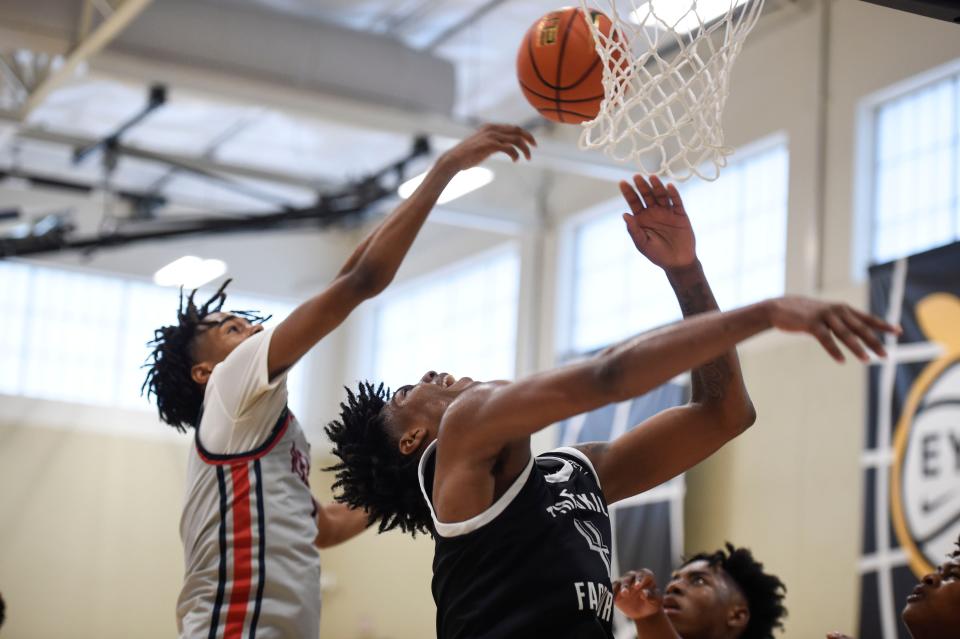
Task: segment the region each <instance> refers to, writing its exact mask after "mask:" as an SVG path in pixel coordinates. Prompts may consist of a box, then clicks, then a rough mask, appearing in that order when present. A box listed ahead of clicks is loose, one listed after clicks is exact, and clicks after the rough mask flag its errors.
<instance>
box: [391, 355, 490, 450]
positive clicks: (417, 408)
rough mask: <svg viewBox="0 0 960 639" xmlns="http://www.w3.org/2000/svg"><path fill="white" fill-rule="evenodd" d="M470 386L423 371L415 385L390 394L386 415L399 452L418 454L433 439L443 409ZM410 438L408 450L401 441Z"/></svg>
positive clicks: (464, 379)
mask: <svg viewBox="0 0 960 639" xmlns="http://www.w3.org/2000/svg"><path fill="white" fill-rule="evenodd" d="M474 383H475V382H474V381H473V380H472V379H470V378H469V377H461V378H460V379H457V378H456V377H454V376H453V375H451V374H450V373H437V372H435V371H427V372H426V373H424V375H423V377H421V378H420V381H419V382H417V383H416V384H409V385H407V386H401V387H400V388H398V389H397V390H396V391H394V393H393V397H391V398H390V403H389V404H388V405H387V414H388V417H389V420H390V421H391V422H392V423H394V424H396V425H397V426H398V430H399V431H400V433H401V434H400V444H401V452H403V453H404V454H410V452H412V451H414V450H421V449H422V448H423V447H424V446H426V445H427V444H429V443H430V442H432V441H433V440H434V439H436V438H437V432H438V431H439V429H440V419H441V418H442V417H443V413H444V412H445V411H446V410H447V407H448V406H449V405H450V404H451V403H452V402H453V400H455V399H456V398H457V397H459V396H460V393H462V392H463V391H464V390H466V389H467V388H469V387H470V386H471V385H473V384H474ZM411 434H412V436H413V437H414V438H415V440H416V441H415V442H414V443H415V446H413V447H412V448H411V447H410V446H409V445H407V446H405V445H404V440H405V438H406V437H408V436H409V435H411Z"/></svg>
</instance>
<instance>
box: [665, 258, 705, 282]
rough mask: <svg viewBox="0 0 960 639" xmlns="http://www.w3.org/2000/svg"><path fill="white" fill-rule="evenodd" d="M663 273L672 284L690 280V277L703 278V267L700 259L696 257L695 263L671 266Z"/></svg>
mask: <svg viewBox="0 0 960 639" xmlns="http://www.w3.org/2000/svg"><path fill="white" fill-rule="evenodd" d="M663 271H664V272H665V273H666V274H667V278H668V279H669V280H670V281H671V282H674V281H681V280H684V279H688V278H689V277H690V276H698V277H703V265H702V264H700V258H698V257H696V256H694V258H693V261H692V262H690V263H689V264H684V265H682V266H671V267H669V268H664V269H663Z"/></svg>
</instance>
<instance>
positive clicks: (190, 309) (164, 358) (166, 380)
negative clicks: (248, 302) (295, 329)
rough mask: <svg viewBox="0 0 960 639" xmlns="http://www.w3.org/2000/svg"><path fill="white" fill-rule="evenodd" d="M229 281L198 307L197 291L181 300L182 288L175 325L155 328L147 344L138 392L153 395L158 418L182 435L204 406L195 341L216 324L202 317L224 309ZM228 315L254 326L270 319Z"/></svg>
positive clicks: (248, 314)
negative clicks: (195, 375) (196, 372)
mask: <svg viewBox="0 0 960 639" xmlns="http://www.w3.org/2000/svg"><path fill="white" fill-rule="evenodd" d="M231 281H232V280H230V279H227V280H226V281H224V283H223V284H222V285H221V286H220V288H218V289H217V292H216V293H214V294H213V295H212V296H211V297H210V299H208V300H207V301H206V302H204V303H203V304H201V305H199V306H198V305H197V304H196V302H194V297H195V296H196V294H197V290H198V289H193V290H192V291H191V292H190V294H189V295H188V296H186V298H184V295H183V288H182V287H181V288H180V302H179V304H178V308H177V323H176V324H173V325H170V326H162V327H160V328H158V329H157V330H156V331H154V334H153V339H152V340H150V341H149V342H147V346H149V347H151V348H152V349H153V350H152V351H151V352H150V355H148V356H147V361H146V363H145V364H144V368H147V369H148V370H147V376H146V379H144V381H143V385H142V386H141V387H140V392H141V394H142V393H144V392H146V394H147V397H148V398H149V397H150V396H151V395H153V396H154V397H155V398H156V402H157V412H158V413H159V414H160V419H161V420H163V422H164V423H166V424H169V425H170V426H173V427H174V428H176V429H177V430H178V431H180V432H181V433H185V432H186V431H187V427H188V426H193V427H196V425H197V423H196V422H197V419H198V417H199V415H200V408H201V406H202V405H203V388H202V387H201V386H200V385H199V384H197V383H196V382H195V381H193V376H192V374H191V370H192V368H193V365H194V364H195V361H194V353H193V345H194V340H195V338H196V337H197V335H198V334H200V333H201V332H202V331H201V329H206V328H210V327H213V326H216V325H217V324H218V322H215V321H212V320H207V319H205V318H206V317H207V316H208V315H210V314H211V313H217V312H219V311H220V310H221V309H222V308H223V303H224V302H225V301H226V300H227V294H226V292H225V290H226V288H227V285H228V284H230V282H231ZM231 314H232V315H238V316H240V317H243V318H244V319H246V320H248V321H250V322H256V323H262V322H265V321H266V320H268V319H270V317H269V316H267V317H261V316H260V315H259V314H257V313H256V312H253V311H231Z"/></svg>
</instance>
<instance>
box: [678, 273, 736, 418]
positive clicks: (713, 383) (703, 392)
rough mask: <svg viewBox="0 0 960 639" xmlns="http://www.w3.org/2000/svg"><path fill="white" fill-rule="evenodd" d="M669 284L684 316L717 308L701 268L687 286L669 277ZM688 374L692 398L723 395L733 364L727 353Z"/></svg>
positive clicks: (731, 375) (698, 398) (727, 385)
mask: <svg viewBox="0 0 960 639" xmlns="http://www.w3.org/2000/svg"><path fill="white" fill-rule="evenodd" d="M671 284H673V287H674V290H675V291H676V293H677V301H679V302H680V310H681V311H683V316H684V317H690V316H692V315H697V314H699V313H707V312H709V311H716V310H719V307H718V306H717V301H716V299H714V297H713V292H712V291H711V290H710V285H709V284H707V280H706V278H705V277H704V276H703V273H702V272H701V273H699V277H698V278H697V280H696V281H694V282H692V283H690V284H688V285H686V286H684V285H683V284H681V282H677V281H673V279H671ZM691 377H692V380H693V384H692V386H693V388H692V394H693V399H694V400H695V401H697V400H701V399H712V400H718V399H722V398H723V397H724V395H725V394H726V391H727V388H728V387H729V386H730V382H731V381H732V380H733V368H732V367H731V365H730V359H729V356H727V355H724V356H722V357H718V358H717V359H715V360H713V361H711V362H707V363H706V364H704V365H703V366H701V367H699V368H697V369H695V370H694V371H693V373H692V375H691Z"/></svg>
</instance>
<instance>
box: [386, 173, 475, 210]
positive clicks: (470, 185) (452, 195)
mask: <svg viewBox="0 0 960 639" xmlns="http://www.w3.org/2000/svg"><path fill="white" fill-rule="evenodd" d="M425 177H427V174H426V172H424V173H421V174H420V175H418V176H417V177H415V178H410V179H409V180H407V181H406V182H404V183H403V184H401V185H400V188H398V189H397V195H399V196H400V197H402V198H403V199H407V198H408V197H410V196H411V195H413V192H414V191H416V190H417V187H418V186H420V183H421V182H423V178H425ZM491 182H493V171H491V170H490V169H487V168H484V167H482V166H475V167H473V168H472V169H467V170H466V171H460V172H459V173H457V174H456V175H455V176H454V177H453V179H452V180H450V184H448V185H447V188H445V189H444V190H443V192H442V193H441V194H440V197H439V198H438V199H437V204H446V203H447V202H452V201H453V200H455V199H457V198H458V197H462V196H464V195H466V194H467V193H469V192H470V191H476V190H477V189H479V188H480V187H482V186H486V185H488V184H490V183H491Z"/></svg>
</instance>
